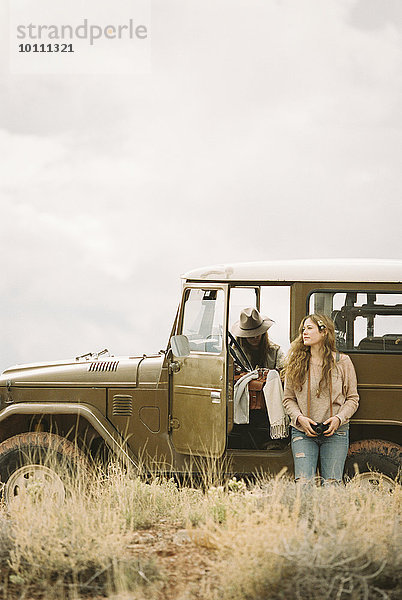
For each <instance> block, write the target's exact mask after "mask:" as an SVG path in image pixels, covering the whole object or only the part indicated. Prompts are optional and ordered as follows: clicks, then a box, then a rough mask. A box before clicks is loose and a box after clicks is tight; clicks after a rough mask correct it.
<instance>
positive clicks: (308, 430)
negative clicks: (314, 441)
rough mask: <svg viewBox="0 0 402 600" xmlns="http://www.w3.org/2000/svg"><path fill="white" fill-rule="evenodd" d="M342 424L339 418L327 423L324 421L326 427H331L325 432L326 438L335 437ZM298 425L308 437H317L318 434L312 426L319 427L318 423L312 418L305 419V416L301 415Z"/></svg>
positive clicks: (298, 418)
mask: <svg viewBox="0 0 402 600" xmlns="http://www.w3.org/2000/svg"><path fill="white" fill-rule="evenodd" d="M340 424H341V420H340V418H339V417H330V418H329V419H327V420H326V421H324V425H329V427H328V429H327V430H326V431H325V432H324V435H325V437H330V436H331V435H334V433H335V431H336V430H337V429H338V427H339V426H340ZM296 425H299V426H300V427H301V428H302V429H303V431H304V433H305V434H306V435H307V436H308V437H317V436H318V434H317V433H316V432H315V431H314V429H313V428H312V425H317V423H316V421H314V420H313V419H310V417H305V416H304V415H299V416H298V417H297V420H296Z"/></svg>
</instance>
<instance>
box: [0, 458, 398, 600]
mask: <svg viewBox="0 0 402 600" xmlns="http://www.w3.org/2000/svg"><path fill="white" fill-rule="evenodd" d="M401 498H402V494H401V490H400V489H397V490H396V491H395V492H394V493H393V494H389V493H386V492H385V491H383V490H381V489H380V490H367V489H363V488H359V487H354V486H352V485H350V486H347V487H328V488H317V487H314V486H307V487H304V488H301V487H296V486H295V485H294V484H293V483H292V482H291V481H290V480H288V479H287V478H286V477H277V478H272V479H268V480H261V481H260V482H259V483H258V484H256V485H254V486H253V487H252V488H246V486H245V485H244V484H243V482H238V481H236V480H231V481H230V482H228V484H227V485H226V486H217V485H216V486H209V487H208V488H207V489H206V490H205V489H204V491H203V490H201V489H195V488H192V487H184V486H183V487H181V486H178V485H177V484H176V483H175V482H174V481H173V480H169V479H160V480H159V479H154V480H153V481H152V482H150V483H144V482H143V481H141V480H140V479H139V478H135V477H132V476H128V475H126V474H124V473H123V472H122V471H121V470H120V469H119V468H117V467H114V468H111V469H109V470H108V472H107V473H104V472H102V471H99V472H98V475H97V476H91V477H87V479H85V480H82V479H81V480H80V481H78V482H76V485H75V486H74V485H73V486H72V488H71V490H70V493H69V494H68V495H67V498H66V500H65V502H64V503H63V504H62V505H60V504H59V505H58V504H57V503H51V502H45V501H38V499H37V498H35V496H31V495H30V494H26V495H25V497H24V498H22V499H21V500H20V501H18V502H16V503H14V504H13V505H11V507H10V508H9V509H6V507H3V508H2V509H1V511H0V563H1V580H0V585H1V587H0V599H1V598H4V599H6V598H17V597H18V598H19V597H24V596H25V597H32V596H36V597H38V596H42V597H44V598H49V599H51V598H56V597H57V598H58V600H61V599H63V598H81V597H84V596H91V595H92V596H97V595H98V596H99V595H103V596H108V597H114V598H121V599H125V598H130V599H133V598H166V597H168V596H166V589H167V588H166V582H167V580H168V579H169V578H170V575H171V574H170V573H169V570H167V569H168V567H167V566H166V564H167V563H163V564H162V562H161V559H160V552H159V554H158V553H154V555H152V552H149V551H144V552H140V551H139V552H136V553H135V555H133V553H132V552H131V550H130V549H131V548H132V547H133V539H134V537H135V536H136V535H140V534H139V533H138V532H141V531H144V530H146V529H147V528H153V530H156V531H157V530H158V528H167V527H169V526H173V525H174V526H175V527H176V529H177V528H179V529H180V528H182V529H186V530H187V533H188V535H187V537H186V536H184V537H183V540H182V541H180V547H181V548H182V549H183V552H184V553H185V552H186V546H185V544H186V543H187V544H188V551H187V553H188V552H192V553H197V551H198V550H199V551H201V549H203V551H208V552H210V553H211V570H210V572H209V577H204V578H201V579H199V580H198V582H197V585H196V586H195V587H194V586H192V585H191V583H192V582H191V581H190V579H191V578H189V584H188V586H187V587H185V588H184V589H183V588H181V589H180V591H179V592H178V593H177V594H175V596H176V597H178V598H181V599H182V600H185V599H192V598H198V599H202V600H207V599H208V600H214V599H216V600H218V598H219V599H220V600H268V599H281V598H286V599H288V598H302V599H303V600H305V599H309V598H319V599H324V598H328V599H331V600H332V599H339V600H343V599H346V598H348V599H352V600H358V599H360V598H361V599H371V598H373V599H374V598H388V599H393V600H396V598H399V597H400V594H401V590H402V582H401V579H400V574H401V572H402V563H401V551H400V550H401V541H402V540H401V510H400V509H401ZM144 535H145V534H144ZM187 540H188V541H187ZM162 541H163V540H162ZM183 544H184V546H183ZM190 560H191V557H190ZM172 564H173V563H172ZM176 566H177V565H176ZM398 577H399V579H398ZM193 583H194V582H193ZM169 585H170V586H172V585H173V584H172V582H171V581H170V583H169ZM169 589H170V590H172V589H173V588H172V587H170V588H169ZM172 597H173V596H172Z"/></svg>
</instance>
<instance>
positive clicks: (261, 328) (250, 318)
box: [232, 307, 285, 370]
mask: <svg viewBox="0 0 402 600" xmlns="http://www.w3.org/2000/svg"><path fill="white" fill-rule="evenodd" d="M274 322H275V321H273V320H272V319H270V318H269V317H263V316H262V315H260V313H259V312H258V310H257V309H256V308H252V307H249V308H244V309H243V310H242V311H241V313H240V319H239V320H238V321H236V323H234V325H233V326H232V334H233V335H234V336H236V339H237V342H238V343H239V346H240V347H241V348H242V350H243V352H244V354H245V355H246V356H247V358H248V360H249V362H250V364H251V366H252V367H253V369H255V368H256V367H260V368H264V369H277V370H280V369H282V368H283V366H284V360H285V354H284V352H283V351H282V349H281V348H280V346H278V345H277V344H274V343H273V342H271V340H270V339H269V337H268V329H269V328H270V327H271V326H272V325H273V324H274Z"/></svg>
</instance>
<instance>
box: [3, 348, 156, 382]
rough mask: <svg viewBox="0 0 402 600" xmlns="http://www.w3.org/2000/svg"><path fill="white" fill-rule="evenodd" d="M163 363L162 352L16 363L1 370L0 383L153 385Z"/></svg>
mask: <svg viewBox="0 0 402 600" xmlns="http://www.w3.org/2000/svg"><path fill="white" fill-rule="evenodd" d="M162 363H163V355H161V354H158V355H152V356H145V355H144V356H125V357H116V356H111V357H107V358H104V357H100V358H98V359H96V358H95V359H94V358H90V359H82V358H80V359H70V360H63V361H57V362H46V363H31V364H25V365H15V366H12V367H9V368H7V369H6V370H5V371H4V372H3V373H2V374H1V376H0V386H1V385H7V386H8V387H10V386H29V387H32V386H34V387H36V386H50V387H66V386H71V385H73V386H84V387H87V386H90V387H104V386H107V387H111V386H112V387H114V386H116V387H119V386H124V387H137V386H138V385H146V384H149V385H151V386H153V385H155V384H156V383H157V381H158V380H159V376H160V372H161V369H162Z"/></svg>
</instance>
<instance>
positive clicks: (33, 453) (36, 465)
mask: <svg viewBox="0 0 402 600" xmlns="http://www.w3.org/2000/svg"><path fill="white" fill-rule="evenodd" d="M87 470H88V463H87V460H86V458H85V455H84V454H83V453H82V452H81V451H80V450H79V449H78V448H77V447H76V446H75V445H74V444H73V443H72V442H70V441H69V440H66V439H65V438H63V437H60V436H58V435H56V434H53V433H46V432H29V433H20V434H19V435H15V436H14V437H11V438H9V439H8V440H5V441H4V442H2V443H1V444H0V481H1V487H2V493H3V497H4V501H5V502H6V504H9V503H10V502H11V501H12V500H13V499H15V497H17V496H18V495H20V494H22V493H23V492H24V491H26V490H27V489H28V488H29V490H30V493H31V494H32V493H35V497H37V498H41V499H42V498H47V499H48V498H51V499H54V500H58V501H63V500H64V497H65V493H66V489H67V488H68V486H69V484H70V483H71V478H72V477H73V476H74V474H75V473H77V472H80V473H84V472H87Z"/></svg>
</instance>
